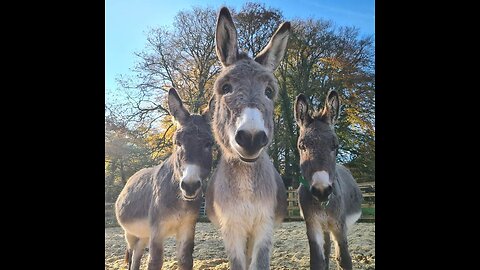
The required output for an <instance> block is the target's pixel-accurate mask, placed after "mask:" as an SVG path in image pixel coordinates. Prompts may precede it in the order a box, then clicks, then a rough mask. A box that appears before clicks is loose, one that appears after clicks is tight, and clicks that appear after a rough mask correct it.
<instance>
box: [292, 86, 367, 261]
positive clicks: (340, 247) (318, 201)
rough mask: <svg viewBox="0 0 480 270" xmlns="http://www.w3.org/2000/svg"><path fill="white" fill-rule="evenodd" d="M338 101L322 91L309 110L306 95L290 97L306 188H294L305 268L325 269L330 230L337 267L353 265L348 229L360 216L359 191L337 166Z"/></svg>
mask: <svg viewBox="0 0 480 270" xmlns="http://www.w3.org/2000/svg"><path fill="white" fill-rule="evenodd" d="M339 107H340V101H339V97H338V94H337V92H335V91H330V92H329V93H328V94H327V98H326V101H325V106H324V108H323V110H322V111H320V112H317V113H315V114H314V115H313V116H312V115H310V113H309V112H308V102H307V98H306V97H305V96H304V95H303V94H300V95H298V96H297V99H296V101H295V120H296V122H297V124H298V126H299V127H300V132H299V136H298V151H299V153H300V167H301V170H302V174H303V176H304V177H305V179H306V180H307V182H308V184H309V186H308V187H307V186H304V185H303V184H302V185H300V187H299V188H298V193H299V203H300V210H301V213H302V216H303V217H304V219H305V223H306V226H307V237H308V243H309V245H310V269H316V270H317V269H322V270H328V269H329V268H328V265H329V257H330V233H331V234H332V236H333V240H334V243H335V253H336V258H337V261H338V263H339V265H340V267H341V269H352V259H351V257H350V254H349V252H348V245H347V230H348V228H349V227H351V226H352V225H353V224H354V223H355V222H356V221H357V220H358V218H359V217H360V215H361V203H362V193H361V192H360V189H359V188H358V186H357V183H356V182H355V180H354V179H353V176H352V174H351V173H350V171H348V170H347V169H346V168H345V167H344V166H342V165H340V164H336V162H335V160H336V157H337V150H338V138H337V135H336V134H335V131H334V124H335V121H336V120H337V118H338V113H339Z"/></svg>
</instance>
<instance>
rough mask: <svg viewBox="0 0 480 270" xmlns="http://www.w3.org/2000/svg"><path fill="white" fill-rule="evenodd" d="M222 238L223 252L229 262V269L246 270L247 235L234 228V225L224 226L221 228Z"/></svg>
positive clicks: (241, 229) (243, 231)
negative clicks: (225, 253)
mask: <svg viewBox="0 0 480 270" xmlns="http://www.w3.org/2000/svg"><path fill="white" fill-rule="evenodd" d="M222 238H223V242H224V244H225V251H226V252H227V255H228V259H229V261H230V269H231V270H245V269H247V268H246V256H245V249H246V244H247V235H246V233H245V230H243V228H238V227H237V226H234V224H225V225H224V226H223V227H222Z"/></svg>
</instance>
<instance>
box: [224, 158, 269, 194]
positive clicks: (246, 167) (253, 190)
mask: <svg viewBox="0 0 480 270" xmlns="http://www.w3.org/2000/svg"><path fill="white" fill-rule="evenodd" d="M219 166H220V167H221V172H220V173H221V174H223V176H222V177H219V180H220V181H222V182H224V183H223V184H222V185H226V186H227V187H228V188H229V189H231V190H232V192H233V193H234V194H235V193H237V194H243V195H245V196H247V197H248V196H249V195H248V194H250V195H252V194H261V195H262V194H264V193H265V192H267V191H268V190H270V189H271V188H269V187H271V186H272V185H274V182H275V179H274V176H275V174H274V168H273V164H272V163H271V161H270V159H269V157H268V154H267V153H265V152H264V153H262V154H261V155H260V157H259V158H258V160H256V161H255V162H252V163H247V162H243V161H241V160H239V159H225V158H222V159H221V160H220V164H219ZM272 182H273V183H272ZM267 193H268V192H267Z"/></svg>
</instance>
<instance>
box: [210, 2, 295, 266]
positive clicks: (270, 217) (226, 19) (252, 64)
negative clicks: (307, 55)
mask: <svg viewBox="0 0 480 270" xmlns="http://www.w3.org/2000/svg"><path fill="white" fill-rule="evenodd" d="M216 27H217V28H216V52H217V56H218V58H219V59H220V62H221V64H222V66H223V67H222V70H221V73H220V74H219V75H218V77H217V80H216V81H215V83H214V89H213V91H214V93H213V94H214V96H213V99H214V103H215V109H214V114H213V120H212V121H213V122H212V130H213V133H214V137H215V140H216V142H217V144H218V145H219V146H220V150H221V153H222V155H221V158H220V160H219V162H218V165H217V167H216V169H215V171H214V173H213V174H212V177H211V180H210V181H209V183H208V186H207V191H206V194H205V200H206V212H207V216H208V218H209V219H210V221H211V222H212V223H213V224H215V225H216V226H217V228H219V230H220V233H221V236H222V238H223V242H224V245H225V250H226V252H227V255H228V258H229V262H230V267H231V269H232V270H240V269H241V270H244V269H247V268H248V269H269V268H270V256H271V249H272V241H273V240H272V239H273V232H274V228H275V225H278V224H280V223H281V222H282V221H283V219H284V217H285V216H286V211H287V198H286V190H285V186H284V184H283V182H282V179H281V177H280V175H279V174H278V172H277V170H276V169H275V167H274V166H273V163H272V162H271V160H270V158H269V156H268V154H267V152H266V148H267V147H268V145H269V144H270V143H271V141H272V137H273V108H274V101H275V99H276V96H277V92H278V85H277V80H276V78H275V77H274V76H273V72H274V70H275V69H276V68H277V66H278V65H279V63H280V61H281V60H282V58H283V55H284V53H285V49H286V46H287V40H288V36H289V33H290V23H289V22H284V23H283V24H281V25H280V27H279V28H278V29H277V31H276V32H275V33H274V35H273V37H272V38H271V40H270V42H269V43H268V45H267V46H266V47H265V48H264V49H263V50H262V51H261V52H260V53H259V54H258V55H257V56H256V57H255V58H254V59H252V58H250V57H249V56H247V55H246V54H244V53H240V52H239V51H238V41H237V32H236V29H235V26H234V23H233V20H232V17H231V15H230V12H229V10H228V9H227V8H225V7H224V8H222V9H221V10H220V12H219V15H218V19H217V26H216Z"/></svg>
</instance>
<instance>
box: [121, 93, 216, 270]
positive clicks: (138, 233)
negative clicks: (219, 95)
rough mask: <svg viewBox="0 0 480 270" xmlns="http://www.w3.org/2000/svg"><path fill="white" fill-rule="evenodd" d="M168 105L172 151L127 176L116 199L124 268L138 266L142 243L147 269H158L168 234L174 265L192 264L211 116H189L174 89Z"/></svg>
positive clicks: (209, 145)
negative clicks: (172, 123)
mask: <svg viewBox="0 0 480 270" xmlns="http://www.w3.org/2000/svg"><path fill="white" fill-rule="evenodd" d="M168 107H169V111H170V114H171V115H172V116H173V117H174V119H175V122H176V125H177V130H176V131H175V134H174V137H173V141H174V146H173V152H172V154H171V156H170V157H168V158H167V159H166V160H165V161H164V162H163V163H161V164H160V165H157V166H155V167H153V168H147V169H142V170H140V171H138V172H137V173H135V174H134V175H133V176H132V177H130V179H129V180H128V182H127V184H126V185H125V187H124V188H123V190H122V192H121V193H120V195H119V196H118V199H117V202H116V204H115V210H116V216H117V220H118V223H119V224H120V225H121V226H122V228H123V229H124V231H125V239H126V241H127V252H126V260H127V263H128V269H129V270H138V269H139V268H140V260H141V258H142V255H143V251H144V249H145V247H146V246H147V245H148V246H149V255H150V256H149V260H148V269H149V270H154V269H155V270H157V269H161V268H162V265H163V240H164V239H165V238H166V237H168V236H171V235H175V236H176V254H177V260H178V266H179V269H192V267H193V257H192V253H193V245H194V234H195V225H196V222H197V218H198V214H199V210H200V204H201V200H202V195H201V193H202V189H201V186H202V181H203V180H204V179H205V178H206V177H207V176H208V175H209V173H210V170H211V166H212V145H213V143H214V141H213V136H212V133H211V129H210V125H209V121H210V115H209V113H208V110H206V111H204V113H203V114H202V115H193V114H192V115H191V114H190V113H189V112H188V111H187V110H186V109H185V107H184V106H183V104H182V101H181V99H180V97H179V96H178V94H177V92H176V91H175V89H173V88H172V89H170V91H169V92H168Z"/></svg>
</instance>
